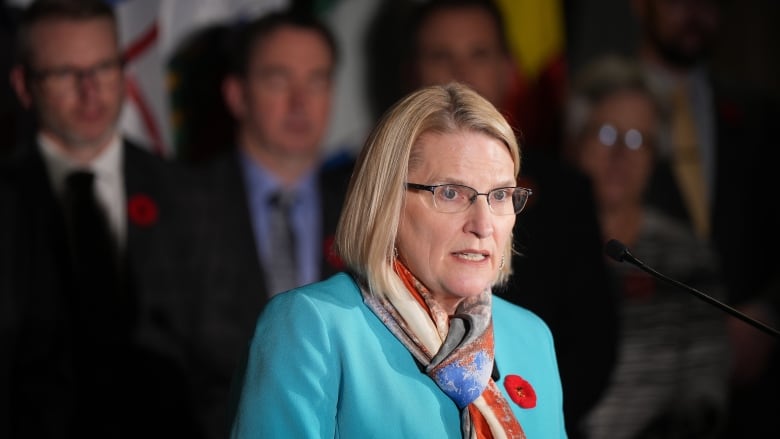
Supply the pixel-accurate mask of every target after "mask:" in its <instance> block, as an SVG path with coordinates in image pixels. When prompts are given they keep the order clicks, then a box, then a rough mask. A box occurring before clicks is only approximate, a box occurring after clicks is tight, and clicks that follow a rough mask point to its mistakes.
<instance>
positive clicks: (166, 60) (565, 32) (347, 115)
mask: <svg viewBox="0 0 780 439" xmlns="http://www.w3.org/2000/svg"><path fill="white" fill-rule="evenodd" d="M107 1H108V2H109V3H112V4H114V5H115V7H116V8H117V12H118V16H119V20H120V29H121V42H122V47H123V48H124V51H125V58H126V62H127V64H126V69H127V74H128V79H129V81H128V90H127V96H128V98H129V99H127V103H126V108H125V110H124V112H123V115H122V127H123V130H124V131H125V133H126V134H127V135H128V136H129V137H131V138H135V139H137V140H139V141H140V143H142V144H144V145H149V147H150V148H152V149H153V150H154V151H155V152H157V153H159V154H160V155H163V156H166V157H171V158H173V157H175V158H179V159H182V160H185V161H201V160H204V159H207V158H209V157H211V156H212V155H213V154H214V153H216V152H218V150H220V149H221V148H225V147H227V146H228V145H225V143H226V142H225V139H226V138H230V134H229V132H230V130H231V127H232V123H231V120H230V117H229V115H228V114H227V111H226V109H225V107H224V104H223V103H222V99H221V94H220V89H219V82H220V80H221V77H222V74H223V73H224V68H225V62H224V57H225V56H226V55H225V52H226V45H228V44H229V34H230V30H231V28H233V27H235V26H236V25H238V24H240V23H242V22H245V21H247V20H248V19H250V18H252V17H255V16H257V15H260V14H262V13H263V12H265V11H267V10H268V9H269V8H276V7H280V6H284V5H289V4H295V5H296V6H300V7H302V8H309V9H311V10H313V11H315V12H316V13H317V14H318V15H319V16H320V17H322V18H323V19H325V20H326V21H327V22H328V23H330V24H331V25H332V28H333V30H334V32H335V33H336V36H337V38H338V40H339V41H338V43H339V46H340V50H341V53H340V62H339V68H338V74H337V82H336V99H335V103H334V113H333V119H332V123H331V128H330V132H329V135H328V137H327V145H326V148H327V150H329V151H335V150H343V149H347V150H352V151H355V150H357V148H359V145H361V144H362V141H363V138H364V136H365V135H366V134H367V132H368V129H369V128H370V126H371V125H372V124H373V122H374V120H375V119H376V118H377V116H378V114H380V113H381V111H383V110H384V109H385V108H386V107H387V106H388V105H389V103H391V102H393V101H394V100H395V99H397V98H398V97H399V96H400V94H401V93H402V91H403V89H402V86H401V84H400V83H399V75H400V74H401V73H402V72H399V66H401V62H400V60H401V59H402V56H403V54H402V53H401V50H402V49H401V47H403V41H404V40H403V39H404V38H405V37H406V36H405V35H404V22H403V20H404V14H405V12H406V11H408V10H409V9H410V8H411V7H412V6H413V5H414V4H415V3H417V2H415V1H411V0H392V1H391V0H307V1H286V0H159V1H157V0H113V1H109V0H107ZM27 3H29V0H5V1H4V2H3V4H2V10H1V11H0V69H2V74H3V77H4V78H7V77H8V71H9V68H10V65H11V61H12V59H13V53H12V47H13V46H12V38H13V31H14V26H15V19H16V16H17V14H18V10H19V8H20V7H23V6H24V5H26V4H27ZM498 3H499V5H500V6H501V8H502V11H503V12H504V13H505V19H506V22H507V28H508V32H509V36H510V39H511V42H512V47H511V49H512V52H513V55H514V57H515V61H516V64H517V84H516V85H515V87H514V92H515V93H516V94H517V95H518V96H517V97H518V101H519V102H525V103H526V104H525V105H520V107H521V111H520V114H521V117H522V114H523V113H524V112H526V113H527V112H529V111H531V112H532V113H533V114H527V117H534V118H536V119H538V120H537V121H536V122H537V123H533V124H527V125H531V126H532V128H530V130H531V131H534V130H535V132H526V133H525V135H526V136H527V137H531V139H530V140H534V142H532V143H535V144H548V145H549V144H554V143H555V142H556V139H555V137H556V136H557V133H556V131H557V127H556V125H555V123H553V122H549V121H550V120H555V119H556V118H555V117H554V116H549V117H544V116H540V114H541V115H544V113H549V112H555V111H556V108H558V107H559V105H558V104H559V102H556V101H560V100H561V99H563V95H564V93H565V89H566V86H567V83H568V80H569V78H573V77H574V76H575V75H576V73H577V71H578V69H580V68H582V67H583V66H584V65H585V64H587V62H588V61H590V60H593V59H595V58H597V57H598V56H600V55H603V54H606V53H618V54H624V55H631V54H634V53H636V44H637V39H638V36H639V30H638V26H637V22H636V18H635V17H634V14H633V13H632V10H631V1H630V0H503V1H499V2H498ZM721 8H722V23H721V32H720V34H719V36H718V43H717V44H716V45H715V47H714V51H713V53H712V54H711V58H710V59H711V69H712V71H713V72H715V73H717V74H718V75H719V76H721V77H723V78H727V79H728V80H729V81H730V82H734V83H742V84H744V85H745V86H746V87H750V88H752V89H758V90H759V91H760V92H761V93H766V94H769V95H772V96H775V97H778V96H780V79H778V78H780V57H778V56H777V55H778V53H780V29H779V28H778V26H777V25H776V23H778V22H779V21H780V2H777V1H776V0H741V1H734V0H723V1H721ZM0 89H1V90H2V91H0V157H5V156H8V155H10V154H11V153H12V152H13V151H14V149H15V145H16V144H17V143H18V140H19V139H21V138H24V133H26V132H28V131H29V130H30V129H32V128H31V122H30V120H29V116H28V115H25V114H24V113H23V112H22V111H21V109H20V107H19V105H18V103H17V102H16V100H15V97H14V96H13V94H12V92H11V89H10V86H9V84H8V81H6V80H3V81H0ZM550 137H552V138H550Z"/></svg>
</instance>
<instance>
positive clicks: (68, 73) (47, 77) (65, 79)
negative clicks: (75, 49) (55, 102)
mask: <svg viewBox="0 0 780 439" xmlns="http://www.w3.org/2000/svg"><path fill="white" fill-rule="evenodd" d="M121 67H122V62H121V61H120V60H119V59H118V58H116V59H110V60H106V61H103V62H100V63H98V64H95V65H93V66H91V67H87V68H78V67H54V68H48V69H40V70H31V71H30V77H31V78H32V79H34V80H36V81H39V82H40V83H41V84H43V85H44V86H45V87H48V88H49V89H50V90H52V91H54V92H62V93H65V92H71V91H73V90H76V87H77V86H78V85H79V83H81V81H82V80H84V79H86V78H90V79H93V80H94V81H95V82H97V84H98V85H101V86H108V85H112V84H114V83H116V82H117V81H118V79H119V77H120V72H121V70H122V69H121Z"/></svg>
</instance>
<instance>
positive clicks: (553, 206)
mask: <svg viewBox="0 0 780 439" xmlns="http://www.w3.org/2000/svg"><path fill="white" fill-rule="evenodd" d="M412 22H413V25H412V26H411V32H410V36H411V38H412V44H411V51H410V54H409V56H410V60H411V66H412V68H411V69H410V71H411V73H412V75H413V77H414V78H415V81H414V83H413V85H415V86H416V85H430V84H437V83H446V82H448V81H452V80H457V81H460V82H463V83H466V84H468V85H470V86H471V87H473V88H474V89H475V90H476V91H477V92H479V93H480V94H481V95H483V96H484V97H485V98H487V99H488V100H490V101H491V102H492V103H493V104H494V105H496V106H497V107H499V108H501V104H502V103H503V102H504V101H505V100H506V95H507V92H508V87H509V84H510V75H511V74H512V73H511V72H512V69H511V60H510V55H509V51H508V48H507V44H506V37H505V34H504V29H503V24H502V18H501V14H500V12H499V10H498V9H497V7H496V6H495V5H494V4H493V3H492V2H489V1H480V0H443V1H439V0H433V1H431V2H428V3H427V4H425V5H423V6H421V7H420V8H419V9H418V10H417V12H416V14H415V15H414V17H413V20H412ZM537 154H539V153H538V152H534V151H533V149H524V150H523V163H522V171H521V178H520V181H519V182H518V184H519V185H521V186H526V187H529V188H531V189H532V190H533V195H532V196H531V198H530V200H529V202H528V206H527V207H526V210H525V211H524V212H523V213H521V214H520V216H519V217H518V218H517V222H516V225H515V230H514V249H515V250H516V251H517V252H519V254H518V255H516V256H515V257H514V258H513V260H512V268H513V273H514V274H513V275H512V277H511V278H510V281H509V284H508V285H507V287H506V288H505V290H503V291H496V294H497V295H499V296H501V297H504V298H506V299H508V300H510V301H512V302H513V303H516V304H518V305H520V306H523V307H526V308H528V309H530V310H531V311H534V312H535V313H537V314H538V315H539V316H540V317H542V318H543V319H544V320H545V322H546V323H547V324H548V325H549V326H550V329H551V331H552V333H553V337H554V339H555V345H556V353H557V355H558V364H559V369H560V374H561V381H562V383H563V391H564V413H565V416H566V424H567V431H568V432H569V435H570V437H579V433H578V428H577V426H578V423H579V421H580V420H581V418H582V416H583V415H584V414H585V413H586V412H587V411H588V409H589V408H590V407H592V406H593V405H594V404H595V402H596V401H597V400H598V398H599V397H600V395H601V393H602V391H603V390H604V388H605V387H606V385H607V382H608V379H609V376H610V373H611V371H612V367H613V365H614V362H615V355H616V340H617V310H616V306H617V305H616V302H615V297H614V295H613V292H612V290H611V288H610V286H609V284H608V282H607V277H606V276H607V275H606V271H605V266H604V261H603V257H602V253H601V242H602V241H601V236H600V233H599V228H598V223H597V220H596V213H595V207H594V203H593V197H592V194H591V192H590V185H589V183H588V181H587V179H586V178H585V177H584V176H582V175H581V174H580V173H578V172H575V171H574V170H573V169H571V168H569V167H566V166H564V165H562V164H560V163H558V162H555V161H553V160H551V159H549V158H547V157H544V156H540V155H537ZM583 331H584V332H583ZM584 358H588V359H589V360H588V361H583V359H584Z"/></svg>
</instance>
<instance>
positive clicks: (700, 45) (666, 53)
mask: <svg viewBox="0 0 780 439" xmlns="http://www.w3.org/2000/svg"><path fill="white" fill-rule="evenodd" d="M693 32H695V31H694V30H690V29H688V30H685V31H683V33H682V34H681V35H680V37H679V38H675V37H673V38H663V37H661V36H659V35H658V34H657V33H651V34H650V39H651V40H652V43H653V47H655V50H656V52H658V55H659V56H660V57H661V59H663V60H664V61H665V62H667V63H669V64H671V65H672V66H674V67H676V68H680V69H690V68H692V67H695V66H697V65H698V64H700V63H702V62H704V60H705V59H707V58H708V57H709V55H710V44H709V39H708V38H707V37H705V36H703V35H700V34H697V35H693ZM689 38H690V39H696V41H695V42H693V43H690V44H686V40H688V39H689Z"/></svg>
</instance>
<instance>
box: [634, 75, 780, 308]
mask: <svg viewBox="0 0 780 439" xmlns="http://www.w3.org/2000/svg"><path fill="white" fill-rule="evenodd" d="M713 93H714V103H715V108H714V115H715V124H716V127H715V128H716V145H715V148H716V150H715V188H714V194H713V195H714V196H713V202H712V204H711V220H712V235H711V239H712V241H713V244H714V246H715V250H716V252H717V253H718V256H719V257H720V260H721V265H722V268H723V277H724V280H725V282H726V286H727V287H728V290H729V298H730V301H731V302H732V303H735V304H739V303H741V302H746V301H749V300H751V299H753V298H756V297H759V296H761V295H765V294H766V289H767V286H768V285H770V284H771V282H772V281H773V280H775V279H777V277H776V276H777V275H778V270H779V269H780V252H778V251H777V249H778V246H780V229H778V227H777V225H778V224H780V204H779V203H777V202H775V201H774V200H775V199H777V188H778V183H777V171H776V167H777V163H778V159H780V148H778V140H777V138H778V137H777V133H776V131H777V121H778V116H780V112H778V107H777V104H776V102H773V101H771V100H770V99H766V98H765V97H762V96H759V95H756V94H752V93H750V92H747V91H745V90H741V89H736V88H734V87H732V86H728V85H725V84H723V83H721V82H715V83H713ZM648 198H649V200H650V202H651V203H652V204H653V205H656V206H658V207H660V208H661V209H662V210H664V211H665V212H667V213H669V214H671V215H672V216H675V217H677V218H680V219H682V220H684V221H689V218H688V214H687V211H686V209H685V207H684V204H683V202H682V197H681V195H680V192H679V189H678V188H677V184H676V182H675V180H674V177H673V174H672V171H671V169H670V165H669V163H667V162H661V163H659V165H658V167H657V169H656V173H655V175H654V177H653V181H652V182H651V184H650V187H649V194H648ZM767 298H768V299H770V300H773V301H774V302H775V304H776V305H777V310H778V311H780V298H778V297H777V295H775V296H774V297H767Z"/></svg>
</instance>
